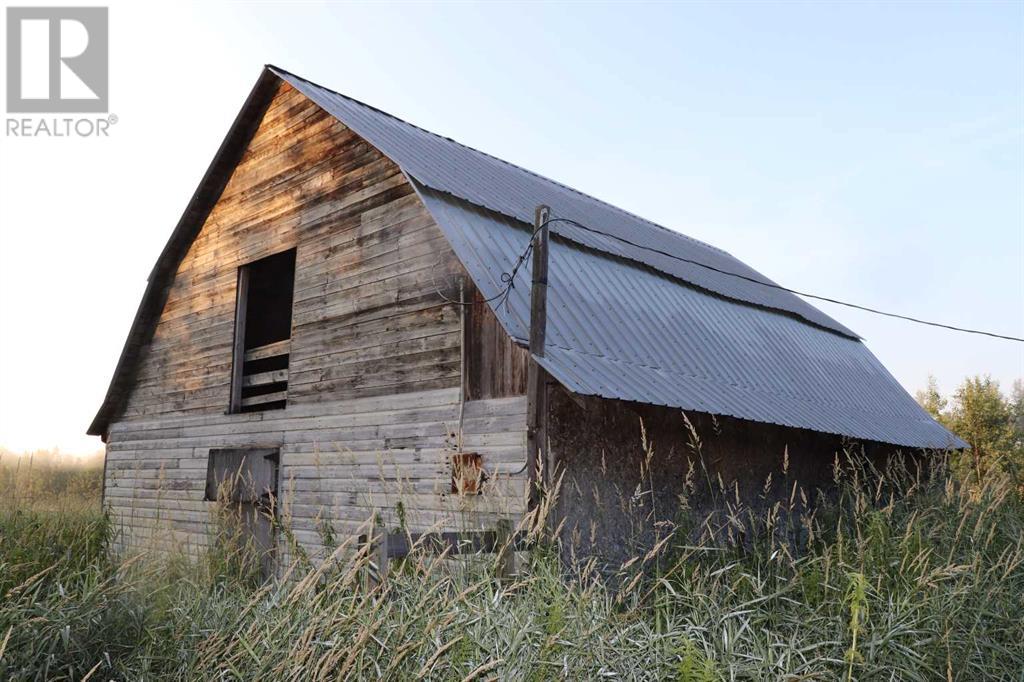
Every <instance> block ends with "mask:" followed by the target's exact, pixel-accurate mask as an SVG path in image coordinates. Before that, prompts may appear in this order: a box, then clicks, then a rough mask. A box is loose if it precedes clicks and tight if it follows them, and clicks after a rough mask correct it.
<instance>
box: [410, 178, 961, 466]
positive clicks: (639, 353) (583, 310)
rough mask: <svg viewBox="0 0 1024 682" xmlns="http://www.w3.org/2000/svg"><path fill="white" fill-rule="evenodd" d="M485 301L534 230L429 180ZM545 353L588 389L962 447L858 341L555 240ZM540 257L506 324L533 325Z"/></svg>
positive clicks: (574, 385)
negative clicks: (438, 188) (440, 189)
mask: <svg viewBox="0 0 1024 682" xmlns="http://www.w3.org/2000/svg"><path fill="white" fill-rule="evenodd" d="M417 189H418V190H419V192H420V196H421V197H422V199H423V201H424V204H425V205H426V206H427V208H428V210H429V211H430V212H431V214H432V215H433V216H434V217H435V219H436V220H437V223H438V225H440V226H441V229H442V230H444V232H445V234H446V236H447V237H448V239H449V241H450V242H451V244H452V247H453V248H454V249H455V252H456V254H457V255H458V256H459V258H460V259H461V260H462V262H463V264H464V265H465V266H466V268H467V270H468V271H469V273H470V275H471V276H472V277H473V280H474V281H475V282H476V284H477V286H478V287H479V288H480V290H481V293H482V294H483V295H484V296H485V297H488V298H489V297H492V296H495V295H496V294H498V293H500V292H501V291H502V289H503V288H504V285H503V283H502V281H501V274H502V273H503V272H506V271H508V270H509V269H510V267H511V265H512V264H513V263H514V262H515V260H516V258H517V257H518V256H519V254H520V253H522V252H523V250H524V248H525V247H526V244H527V242H528V240H529V236H530V226H529V225H527V224H524V223H523V222H520V221H518V220H514V219H510V218H508V217H506V216H503V215H500V214H498V213H496V212H493V211H489V210H486V209H484V208H482V207H479V206H475V205H473V204H472V203H470V202H468V201H464V200H461V199H458V198H456V197H453V196H451V195H450V194H446V193H442V192H437V191H435V190H432V189H430V188H428V187H423V186H419V187H417ZM549 258H550V260H549V263H550V264H549V273H548V282H549V289H548V318H547V319H548V328H547V342H546V346H545V348H546V353H545V356H544V357H543V358H537V360H538V361H539V362H540V363H541V365H543V366H544V368H545V369H546V370H547V371H548V372H550V373H551V374H552V375H553V376H554V377H555V378H556V379H557V380H558V381H559V382H561V383H562V384H563V385H565V386H566V387H567V388H569V389H570V390H572V391H574V392H576V393H580V394H583V395H596V396H602V397H605V398H617V399H623V400H631V401H636V402H642V403H649V404H654V405H667V406H672V407H679V408H682V409H686V410H696V411H699V412H708V413H711V414H719V415H729V416H733V417H739V418H741V419H749V420H752V421H759V422H768V423H772V424H780V425H783V426H791V427H797V428H805V429H811V430H815V431H823V432H826V433H834V434H839V435H844V436H850V437H853V438H858V439H864V440H873V441H881V442H886V443H894V444H897V445H903V446H910V447H932V448H946V447H964V446H965V444H964V443H963V442H962V441H960V440H959V439H957V438H956V437H955V436H953V435H952V434H950V433H949V432H948V431H946V429H944V428H943V427H942V426H940V425H939V424H937V423H936V422H935V421H934V420H932V419H931V417H930V416H929V415H928V414H927V413H926V412H925V411H924V410H923V409H921V407H920V406H919V405H918V404H917V403H916V402H915V401H914V399H913V398H911V397H910V395H908V394H907V392H906V391H905V390H904V389H903V387H902V386H900V384H899V383H898V382H897V381H896V379H894V378H893V377H892V375H891V374H889V372H888V371H887V370H886V369H885V367H883V366H882V364H881V363H880V362H879V361H878V360H877V359H876V358H875V356H874V355H872V354H871V352H870V351H869V350H868V349H867V347H866V346H865V345H864V344H863V343H861V342H860V341H859V340H857V339H854V338H850V337H847V336H843V335H840V334H834V333H831V332H828V331H825V330H823V329H821V328H819V327H816V326H813V325H809V324H807V323H806V322H804V321H802V320H800V319H797V318H795V317H793V316H792V315H789V314H785V313H781V312H773V311H766V310H764V309H762V308H757V307H753V306H751V305H747V304H744V303H739V302H736V301H733V300H730V299H728V298H724V297H720V296H714V295H710V294H708V293H707V292H705V291H702V290H700V289H698V288H695V287H692V286H687V285H685V284H683V283H681V282H679V280H677V279H673V278H670V277H666V276H664V275H662V274H660V273H659V272H656V271H654V270H653V269H651V268H647V267H644V266H640V265H638V264H635V263H631V262H627V261H623V260H621V259H618V258H613V257H610V256H608V255H606V254H604V253H600V252H596V251H593V250H590V249H586V248H581V247H579V246H578V245H576V244H575V243H573V242H572V241H569V240H561V239H555V240H553V241H552V243H551V249H550V256H549ZM529 270H530V264H529V262H527V264H526V266H525V270H523V271H520V273H519V274H518V276H517V283H518V286H516V287H515V288H513V289H512V292H511V294H510V296H509V298H508V301H507V304H499V303H498V302H497V301H495V302H494V303H492V308H493V309H494V312H495V314H496V315H497V317H498V319H499V320H500V321H501V323H502V325H503V326H504V327H505V329H506V331H508V332H509V334H510V335H511V336H513V337H514V338H516V339H517V340H518V341H520V342H521V343H524V344H525V342H526V339H527V338H528V335H529V314H530V312H529V311H530V301H529V297H530V286H529V282H530V279H531V275H530V272H529Z"/></svg>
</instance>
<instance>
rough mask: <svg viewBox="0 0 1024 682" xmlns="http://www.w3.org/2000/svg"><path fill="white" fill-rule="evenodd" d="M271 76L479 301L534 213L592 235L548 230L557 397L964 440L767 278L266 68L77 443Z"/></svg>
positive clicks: (913, 439) (517, 292)
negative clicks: (358, 156)
mask: <svg viewBox="0 0 1024 682" xmlns="http://www.w3.org/2000/svg"><path fill="white" fill-rule="evenodd" d="M280 81H285V82H287V83H289V84H290V85H291V86H292V87H294V88H295V89H297V90H298V91H300V92H302V93H303V94H304V95H305V96H307V97H308V98H309V99H310V100H312V101H313V102H315V103H316V104H317V105H319V106H320V107H322V108H323V109H324V110H325V111H327V112H328V113H330V114H331V115H332V116H334V117H335V118H336V119H338V120H339V121H340V122H342V123H343V124H344V125H346V126H347V127H349V128H351V129H352V130H353V131H354V132H355V133H356V134H358V135H359V136H360V137H362V138H364V139H365V140H366V141H367V142H369V143H370V144H371V145H373V146H374V147H376V148H377V149H378V150H379V151H381V152H382V153H383V154H384V155H385V156H387V157H389V158H390V159H391V160H392V161H394V162H395V163H396V164H397V165H398V166H399V167H400V168H401V169H402V171H403V172H404V173H405V174H406V176H407V177H408V178H409V180H410V182H411V183H412V185H413V187H414V188H415V189H416V190H417V192H418V194H419V196H420V199H421V200H422V202H423V204H424V205H425V206H426V208H427V210H428V211H429V212H430V213H431V215H432V216H433V217H434V220H435V221H436V222H437V224H438V226H439V227H440V229H441V230H442V232H443V233H444V234H445V236H446V237H447V239H448V241H449V242H450V243H451V245H452V247H453V249H454V251H455V253H456V255H457V256H458V257H459V259H460V260H461V261H462V263H463V265H464V266H465V267H466V269H467V271H468V272H469V274H470V276H471V277H472V278H473V280H474V282H475V284H476V285H477V287H478V288H479V289H480V291H481V293H482V294H483V296H484V297H485V298H491V297H494V296H495V295H496V294H498V293H499V292H500V291H501V290H502V288H503V287H504V284H503V283H502V280H501V275H502V273H505V272H508V271H509V270H510V269H511V268H512V266H513V264H514V262H515V261H516V259H517V258H518V257H519V254H521V253H522V252H523V250H524V248H525V246H526V244H527V243H528V240H529V236H530V233H531V226H532V222H533V216H534V210H535V208H536V207H537V205H538V204H546V205H548V206H550V207H551V209H552V213H553V215H555V216H557V217H559V218H567V219H571V220H573V221H576V222H578V223H580V224H582V225H585V226H587V227H588V228H592V230H587V229H581V228H580V227H577V226H575V225H572V224H569V223H567V222H558V223H552V225H551V231H552V234H553V239H552V245H551V252H550V266H549V267H550V272H549V293H548V318H547V319H548V323H547V324H548V332H547V342H546V353H545V356H544V357H543V358H538V361H539V362H540V363H541V364H542V365H543V366H544V368H545V369H546V370H547V371H548V372H549V373H550V374H551V375H552V376H553V377H554V378H555V379H557V380H558V381H559V382H560V383H562V384H563V385H564V386H565V387H566V388H567V389H569V390H571V391H573V392H576V393H579V394H583V395H595V396H601V397H605V398H614V399H620V400H627V401H634V402H640V403H648V404H654V405H665V406H670V407H677V408H681V409H684V410H696V411H700V412H708V413H711V414H719V415H729V416H733V417H738V418H741V419H748V420H752V421H758V422H765V423H771V424H778V425H783V426H790V427H796V428H804V429H811V430H814V431H821V432H826V433H833V434H837V435H842V436H848V437H851V438H856V439H862V440H870V441H879V442H885V443H892V444H896V445H902V446H909V447H921V448H925V447H927V448H948V447H953V448H959V447H964V446H965V444H964V443H963V442H962V441H960V440H959V439H958V438H956V437H955V436H953V435H952V434H951V433H949V432H948V431H947V430H946V429H944V428H943V427H942V426H940V425H939V424H937V423H936V422H935V421H934V420H933V419H932V418H931V417H930V416H929V415H928V414H927V413H926V412H925V411H924V410H923V409H921V407H920V406H918V404H917V403H916V402H915V401H914V399H913V398H911V397H910V395H908V394H907V392H906V391H905V390H904V389H903V388H902V387H901V386H900V385H899V383H898V382H897V381H896V380H895V379H894V378H893V377H892V375H891V374H890V373H889V372H888V371H887V370H886V369H885V367H883V366H882V364H881V363H880V362H878V360H877V359H876V358H875V357H874V356H873V355H872V354H871V352H870V351H869V350H868V349H867V347H866V346H865V345H864V344H863V343H862V341H861V340H860V339H859V338H858V337H857V335H856V334H854V333H853V332H852V331H851V330H849V329H848V328H846V327H845V326H843V325H842V324H840V323H839V322H837V321H836V320H834V319H832V318H831V317H829V316H828V315H826V314H824V313H823V312H821V311H819V310H817V309H816V308H815V307H813V306H812V305H810V304H808V303H807V302H805V301H804V300H803V299H801V298H799V297H797V296H795V295H793V294H791V293H789V292H788V291H784V290H781V289H779V288H775V287H772V286H762V285H761V284H759V283H758V282H764V283H766V284H769V285H770V284H772V282H771V280H769V279H767V278H766V277H764V276H763V275H761V274H760V273H758V272H757V271H755V270H753V269H752V268H750V267H749V266H747V265H745V264H744V263H742V262H740V261H739V260H737V259H736V258H734V257H732V256H731V255H729V254H728V253H726V252H724V251H722V250H720V249H717V248H715V247H713V246H710V245H708V244H705V243H703V242H701V241H698V240H696V239H692V238H690V237H686V236H684V235H682V234H680V233H678V232H674V231H671V230H668V229H666V228H664V227H661V226H658V225H656V224H654V223H651V222H649V221H646V220H644V219H642V218H639V217H638V216H635V215H633V214H631V213H628V212H626V211H623V210H621V209H618V208H615V207H614V206H611V205H609V204H606V203H604V202H601V201H599V200H597V199H594V198H593V197H590V196H587V195H586V194H583V193H581V192H577V191H576V190H573V189H571V188H569V187H566V186H565V185H562V184H559V183H557V182H554V181H552V180H548V179H547V178H544V177H542V176H540V175H537V174H535V173H531V172H529V171H527V170H524V169H522V168H519V167H517V166H515V165H512V164H510V163H507V162H505V161H502V160H500V159H497V158H495V157H492V156H489V155H487V154H484V153H482V152H479V151H477V150H475V149H472V148H470V147H467V146H465V145H462V144H459V143H457V142H455V141H453V140H451V139H448V138H445V137H441V136H439V135H435V134H433V133H430V132H428V131H425V130H423V129H421V128H418V127H416V126H413V125H411V124H409V123H406V122H404V121H402V120H400V119H398V118H395V117H393V116H391V115H389V114H386V113H384V112H381V111H379V110H377V109H374V108H372V107H370V106H367V105H365V104H362V103H360V102H358V101H356V100H353V99H351V98H348V97H345V96H343V95H340V94H338V93H336V92H333V91H331V90H328V89H326V88H324V87H321V86H319V85H316V84H314V83H311V82H309V81H307V80H304V79H302V78H300V77H298V76H295V75H294V74H291V73H289V72H287V71H284V70H283V69H279V68H277V67H273V66H268V67H267V69H266V70H265V71H264V73H263V74H262V76H261V78H260V81H259V82H258V83H257V85H256V87H255V88H254V90H253V93H252V94H251V95H250V97H249V101H248V102H247V104H246V106H245V107H243V110H242V112H241V113H240V114H239V119H238V120H236V123H235V125H234V126H233V127H232V131H231V133H229V135H228V139H227V140H226V141H225V144H224V145H223V146H222V148H221V150H220V152H218V157H217V159H215V161H214V164H213V165H212V166H211V169H210V171H208V174H207V175H208V177H207V178H205V179H204V183H203V186H201V187H200V189H199V190H198V191H197V193H196V196H195V197H193V202H192V203H191V204H190V206H189V210H187V211H186V214H185V216H183V218H182V221H181V222H180V223H179V225H178V228H176V230H175V235H174V236H172V239H171V242H169V243H168V246H167V249H165V252H164V254H163V256H162V257H161V262H159V263H158V264H157V268H156V269H154V273H153V275H152V276H151V277H150V286H149V289H147V293H146V298H147V300H148V299H150V298H153V299H154V300H153V301H151V302H149V303H148V304H147V300H144V301H143V305H142V307H141V308H140V311H139V315H138V316H137V317H136V322H135V324H134V325H133V329H132V332H131V334H130V335H129V340H128V343H127V344H126V348H125V351H124V353H123V354H122V358H121V361H120V362H119V364H118V368H117V370H116V372H115V376H114V379H113V381H112V383H111V388H110V391H109V392H108V395H107V399H106V400H105V402H104V405H103V407H102V408H101V410H100V413H99V414H98V415H97V417H96V420H95V421H94V423H93V425H92V427H91V428H90V433H95V434H102V433H104V432H105V430H106V426H107V424H108V423H109V421H110V420H111V419H112V418H113V416H114V415H115V414H116V413H117V410H118V409H120V408H119V405H120V402H119V401H121V400H123V399H124V395H125V393H126V391H127V388H128V385H129V384H130V382H131V375H132V373H133V371H134V370H133V365H134V363H135V362H136V361H137V357H134V356H133V354H137V353H138V352H139V349H138V345H139V344H140V343H144V339H145V338H146V334H147V331H148V333H150V334H151V333H152V329H151V328H152V326H153V325H155V321H156V318H158V317H159V314H160V308H162V305H163V303H162V301H159V300H157V299H159V290H157V291H155V292H151V291H150V290H151V289H154V286H155V285H159V287H160V288H161V289H162V288H163V287H164V286H165V285H166V283H167V282H166V278H168V277H170V278H173V276H174V272H175V269H176V267H177V264H178V262H180V259H181V257H182V256H183V255H184V252H185V250H187V248H188V245H189V244H190V243H191V240H192V239H193V238H194V236H195V234H196V233H197V232H198V230H199V228H200V227H201V225H202V218H203V217H205V213H203V211H204V209H205V210H206V211H208V210H209V207H210V206H212V203H214V202H215V201H216V198H217V196H219V194H220V191H221V190H222V189H223V183H224V182H226V177H227V175H229V174H230V169H231V168H232V167H233V165H234V163H237V159H238V156H239V155H240V154H241V149H243V148H244V146H245V143H246V142H247V140H248V139H249V137H250V136H251V134H252V129H254V127H255V125H256V124H258V120H259V115H258V114H261V113H262V110H263V108H264V107H265V102H266V101H268V98H269V97H270V96H271V95H272V93H273V91H274V90H275V89H276V87H277V85H279V83H280ZM257 110H258V114H257V113H256V112H257ZM211 173H212V177H211ZM694 262H696V263H702V264H705V265H708V266H710V268H705V267H700V266H698V265H694V264H693V263H694ZM723 272H724V273H735V274H737V275H741V276H742V277H734V276H731V275H730V274H723ZM157 280H159V281H157ZM529 282H530V273H529V264H527V266H526V267H525V268H524V270H521V271H520V273H519V275H518V276H517V283H518V286H516V287H514V288H513V289H512V291H511V293H510V295H509V297H508V299H507V302H505V303H501V302H500V299H498V300H495V301H494V302H492V303H491V306H492V309H493V311H494V313H495V315H496V316H497V318H498V320H499V321H500V322H501V324H502V326H503V327H504V328H505V330H506V331H507V332H508V333H509V335H510V336H511V337H512V338H513V339H515V340H516V341H517V342H518V343H520V344H521V345H524V346H525V345H526V339H527V337H528V328H529ZM154 315H155V318H154ZM147 327H148V329H147Z"/></svg>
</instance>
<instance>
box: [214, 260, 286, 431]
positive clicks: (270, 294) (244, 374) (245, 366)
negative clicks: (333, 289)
mask: <svg viewBox="0 0 1024 682" xmlns="http://www.w3.org/2000/svg"><path fill="white" fill-rule="evenodd" d="M294 290H295V249H291V250H289V251H284V252H282V253H278V254H275V255H273V256H268V257H266V258H262V259H260V260H258V261H254V262H252V263H248V264H246V265H243V266H242V267H240V268H239V269H238V286H237V289H236V298H235V341H234V348H233V358H232V364H231V367H232V369H231V404H230V406H229V409H228V412H231V413H235V412H256V411H261V410H281V409H284V408H285V406H286V405H287V401H288V360H289V357H290V354H291V334H292V300H293V298H294V294H295V291H294Z"/></svg>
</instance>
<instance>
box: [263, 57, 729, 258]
mask: <svg viewBox="0 0 1024 682" xmlns="http://www.w3.org/2000/svg"><path fill="white" fill-rule="evenodd" d="M265 66H266V68H268V69H272V70H273V71H279V72H281V73H286V74H288V75H289V76H291V77H292V78H298V79H299V80H301V81H305V82H306V83H309V84H310V85H313V86H316V87H318V88H320V89H322V90H326V91H327V92H330V93H331V94H334V95H337V96H338V97H343V98H345V99H347V100H349V101H350V102H355V103H356V104H358V105H359V106H362V107H366V108H367V109H371V110H373V111H375V112H377V113H379V114H382V115H384V116H387V117H388V118H390V119H393V120H395V121H398V122H399V123H402V124H403V125H407V126H409V127H412V128H415V129H416V130H419V131H421V132H424V133H426V134H428V135H431V136H433V137H436V138H440V139H442V140H446V141H448V142H451V143H452V144H457V145H458V146H460V147H462V148H464V149H468V150H469V151H471V152H473V153H475V154H480V155H482V156H486V157H488V158H490V159H494V160H495V161H497V162H499V163H503V164H505V165H506V166H511V167H512V168H515V169H516V170H519V171H522V172H524V173H527V174H529V175H532V176H534V177H535V178H539V179H540V180H543V181H544V182H550V183H551V184H552V185H556V186H558V187H560V188H562V189H564V190H567V191H569V192H572V193H573V194H577V195H579V196H581V197H583V198H585V199H588V200H590V201H595V202H597V203H599V204H602V205H604V206H607V207H608V208H610V209H612V210H615V211H618V212H620V213H624V214H625V215H627V216H630V217H632V218H634V219H636V220H639V221H641V222H643V223H646V224H647V225H650V226H651V227H655V228H657V229H659V230H663V231H664V232H667V233H668V234H670V235H672V236H673V237H677V238H682V239H686V240H688V241H691V242H694V243H695V244H700V245H701V246H704V247H706V248H709V249H711V250H713V251H718V252H719V253H723V254H725V255H727V256H729V257H732V258H735V256H733V255H732V254H731V253H729V252H728V251H726V250H725V249H722V248H719V247H717V246H715V245H713V244H709V243H708V242H705V241H703V240H700V239H697V238H696V237H691V236H690V235H688V234H684V233H682V232H679V231H677V230H673V229H670V228H668V227H665V226H664V225H659V224H658V223H656V222H654V221H652V220H648V219H647V218H644V217H643V216H641V215H638V214H636V213H633V212H632V211H627V210H626V209H624V208H620V207H619V206H616V205H615V204H611V203H609V202H607V201H604V200H603V199H600V198H598V197H595V196H593V195H592V194H587V193H586V192H583V191H580V190H578V189H576V188H575V187H570V186H569V185H567V184H565V183H564V182H559V181H558V180H553V179H552V178H549V177H547V176H546V175H541V174H540V173H538V172H536V171H532V170H530V169H529V168H524V167H523V166H519V165H517V164H514V163H512V162H511V161H507V160H505V159H503V158H501V157H500V156H495V155H494V154H490V153H488V152H485V151H483V150H481V149H477V148H476V147H472V146H470V145H468V144H465V143H464V142H459V141H458V140H456V139H454V138H451V137H448V136H446V135H441V134H440V133H435V132H434V131H432V130H427V129H426V128H424V127H422V126H418V125H416V124H415V123H412V122H410V121H406V120H405V119H404V118H401V117H399V116H396V115H394V114H392V113H390V112H387V111H384V110H383V109H380V108H378V107H375V106H373V105H372V104H367V103H366V102H363V101H362V100H359V99H356V98H355V97H351V96H349V95H346V94H344V93H342V92H338V91H337V90H334V89H333V88H329V87H327V86H325V85H321V84H320V83H317V82H315V81H311V80H309V79H308V78H303V77H302V76H300V75H298V74H296V73H292V72H291V71H289V70H288V69H283V68H281V67H280V66H276V65H274V64H266V65H265Z"/></svg>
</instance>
